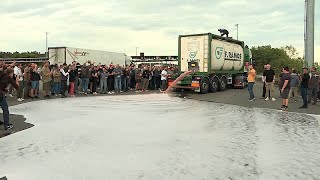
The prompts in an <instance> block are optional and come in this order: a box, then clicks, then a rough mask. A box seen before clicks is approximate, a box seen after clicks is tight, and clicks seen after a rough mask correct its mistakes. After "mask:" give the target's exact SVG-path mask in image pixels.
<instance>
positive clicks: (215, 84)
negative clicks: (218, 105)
mask: <svg viewBox="0 0 320 180" xmlns="http://www.w3.org/2000/svg"><path fill="white" fill-rule="evenodd" d="M218 88H219V80H218V78H216V77H215V78H213V79H212V80H211V83H210V87H209V91H210V92H212V93H215V92H217V91H218Z"/></svg>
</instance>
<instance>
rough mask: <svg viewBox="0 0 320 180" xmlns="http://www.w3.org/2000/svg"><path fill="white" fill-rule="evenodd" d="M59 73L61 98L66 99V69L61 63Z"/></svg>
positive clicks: (67, 74)
mask: <svg viewBox="0 0 320 180" xmlns="http://www.w3.org/2000/svg"><path fill="white" fill-rule="evenodd" d="M60 73H61V98H66V97H67V96H66V91H67V83H68V76H69V73H68V69H67V63H63V66H62V67H61V69H60Z"/></svg>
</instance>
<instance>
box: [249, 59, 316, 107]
mask: <svg viewBox="0 0 320 180" xmlns="http://www.w3.org/2000/svg"><path fill="white" fill-rule="evenodd" d="M264 69H265V70H264V72H263V75H262V82H263V93H262V97H261V99H264V100H265V101H269V100H271V101H276V97H275V93H274V92H275V87H276V86H277V85H276V80H277V79H278V90H279V92H280V98H282V106H281V107H280V108H279V109H281V110H284V111H286V110H288V103H289V99H293V100H294V101H295V102H297V100H298V97H299V96H298V90H299V87H300V95H301V97H302V100H303V105H302V106H301V107H300V108H308V104H311V103H312V105H316V104H317V101H319V100H320V77H319V73H318V72H317V71H316V69H315V68H314V67H311V68H310V70H309V68H307V67H304V68H303V69H302V70H303V72H302V73H301V74H300V72H298V71H297V70H295V69H291V70H290V69H289V67H284V68H283V69H282V72H281V74H280V75H279V76H278V78H277V76H276V74H275V71H274V70H273V69H272V68H271V65H270V64H266V65H264ZM255 76H256V71H255V70H254V68H253V66H252V65H251V66H250V70H249V73H248V91H249V94H250V98H249V101H254V100H255V97H254V93H253V85H254V83H255Z"/></svg>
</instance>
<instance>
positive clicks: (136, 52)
mask: <svg viewBox="0 0 320 180" xmlns="http://www.w3.org/2000/svg"><path fill="white" fill-rule="evenodd" d="M138 49H139V47H136V56H138Z"/></svg>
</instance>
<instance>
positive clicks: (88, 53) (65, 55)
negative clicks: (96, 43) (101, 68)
mask: <svg viewBox="0 0 320 180" xmlns="http://www.w3.org/2000/svg"><path fill="white" fill-rule="evenodd" d="M48 52H49V61H50V63H51V64H63V63H67V64H71V63H72V62H73V61H76V62H79V63H80V64H83V63H86V62H87V61H91V62H95V63H96V64H98V63H101V64H106V65H109V64H110V63H113V64H119V65H124V64H125V61H126V55H125V54H124V53H115V52H108V51H98V50H90V49H82V48H72V47H49V48H48Z"/></svg>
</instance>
